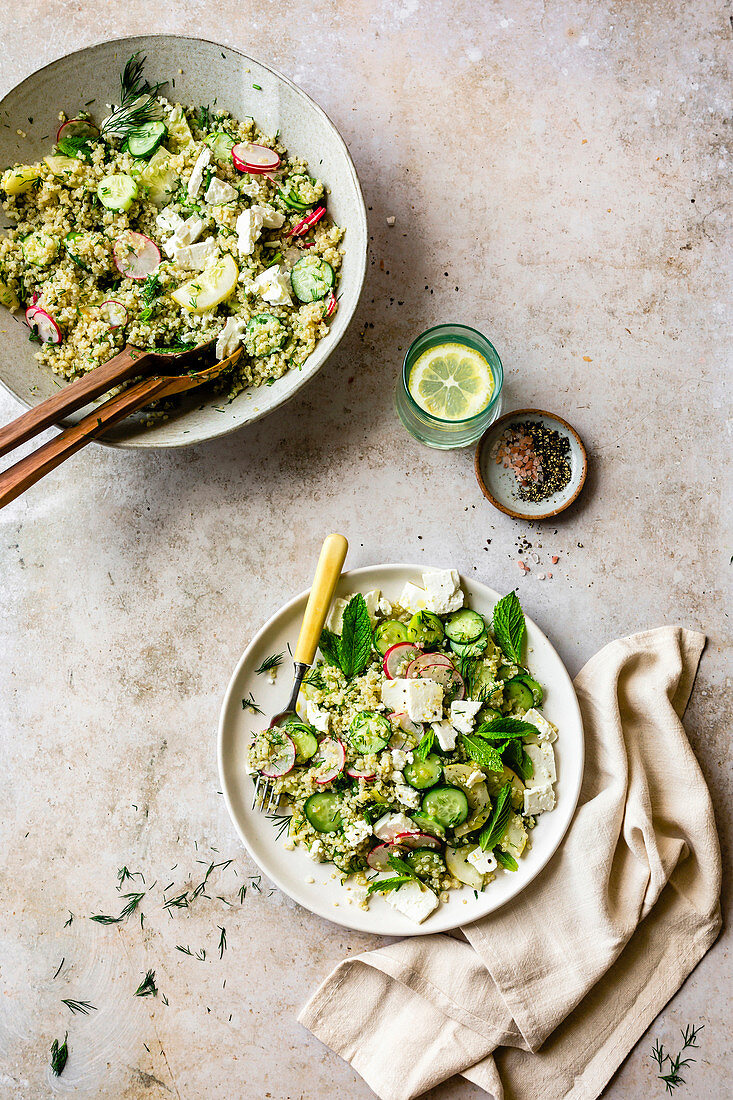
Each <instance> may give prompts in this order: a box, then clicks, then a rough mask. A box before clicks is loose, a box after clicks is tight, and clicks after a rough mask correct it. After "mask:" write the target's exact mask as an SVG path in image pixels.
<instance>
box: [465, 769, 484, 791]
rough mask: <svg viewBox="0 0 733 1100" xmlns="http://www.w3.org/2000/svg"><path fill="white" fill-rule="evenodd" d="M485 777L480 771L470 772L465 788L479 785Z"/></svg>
mask: <svg viewBox="0 0 733 1100" xmlns="http://www.w3.org/2000/svg"><path fill="white" fill-rule="evenodd" d="M485 778H486V776H485V775H484V773H483V772H482V771H478V770H476V771H472V772H471V774H470V775H469V777H468V778H467V780H466V786H467V787H476V786H478V784H479V783H483V781H484V779H485Z"/></svg>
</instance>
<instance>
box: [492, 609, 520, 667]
mask: <svg viewBox="0 0 733 1100" xmlns="http://www.w3.org/2000/svg"><path fill="white" fill-rule="evenodd" d="M492 627H493V630H494V637H495V638H496V640H497V642H498V643H499V646H500V647H501V649H502V652H503V653H504V655H505V656H506V657H508V658H509V660H510V661H513V662H514V664H515V665H521V663H522V642H523V641H524V635H525V633H526V629H527V628H526V626H525V623H524V612H523V611H522V607H521V604H520V603H519V600H518V599H517V594H516V592H510V593H509V594H508V595H507V596H504V597H503V598H502V599H501V600H499V602H498V603H497V605H496V607H495V608H494V620H493V623H492Z"/></svg>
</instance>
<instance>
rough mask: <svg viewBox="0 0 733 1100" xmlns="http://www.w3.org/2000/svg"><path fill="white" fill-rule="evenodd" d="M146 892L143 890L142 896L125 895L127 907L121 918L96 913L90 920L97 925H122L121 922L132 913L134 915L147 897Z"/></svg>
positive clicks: (123, 908)
mask: <svg viewBox="0 0 733 1100" xmlns="http://www.w3.org/2000/svg"><path fill="white" fill-rule="evenodd" d="M145 893H146V891H145V890H143V891H142V893H140V894H123V895H122V896H123V898H125V905H124V906H123V907H122V910H121V912H120V915H119V917H110V916H107V915H106V914H105V913H95V914H94V916H92V917H90V918H89V920H93V921H96V923H97V924H120V923H121V921H123V920H125V918H126V917H129V916H130V914H131V913H134V912H135V910H136V909H137V907H138V905H139V904H140V902H141V901H142V900H143V898H144V897H145Z"/></svg>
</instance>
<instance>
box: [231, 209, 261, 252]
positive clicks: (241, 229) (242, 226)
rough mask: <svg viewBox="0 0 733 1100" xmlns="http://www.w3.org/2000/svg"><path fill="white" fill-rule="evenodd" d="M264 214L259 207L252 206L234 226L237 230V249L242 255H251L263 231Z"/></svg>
mask: <svg viewBox="0 0 733 1100" xmlns="http://www.w3.org/2000/svg"><path fill="white" fill-rule="evenodd" d="M262 225H263V221H262V214H261V213H260V210H259V207H257V206H250V208H249V209H248V210H243V211H242V213H241V214H240V215H239V217H238V218H237V220H236V222H235V225H234V228H235V229H236V231H237V250H238V252H239V255H240V256H251V255H252V253H253V252H254V250H255V243H256V242H257V238H258V237H259V235H260V233H261V232H262Z"/></svg>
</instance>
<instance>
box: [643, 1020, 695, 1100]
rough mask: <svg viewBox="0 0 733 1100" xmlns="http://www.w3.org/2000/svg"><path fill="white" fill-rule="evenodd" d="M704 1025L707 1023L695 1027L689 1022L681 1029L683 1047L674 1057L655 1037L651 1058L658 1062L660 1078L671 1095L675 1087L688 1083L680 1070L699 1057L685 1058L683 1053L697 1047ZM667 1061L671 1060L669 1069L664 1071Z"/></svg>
mask: <svg viewBox="0 0 733 1100" xmlns="http://www.w3.org/2000/svg"><path fill="white" fill-rule="evenodd" d="M704 1027H705V1024H700V1025H699V1026H698V1027H693V1025H692V1024H688V1025H687V1027H686V1028H685V1029H684V1030H682V1029H680V1034H681V1035H682V1049H681V1050H680V1051H678V1053H677V1054H675V1055H674V1057H673V1056H672V1055H671V1054H667V1052H666V1051H665V1049H664V1046H663V1045H662V1043H660V1042H659V1040H658V1039H655V1041H654V1046H653V1047H652V1053H651V1058H652V1060H653V1061H654V1062H656V1063H657V1068H658V1070H659V1074H658V1078H659V1080H660V1081H664V1086H665V1089H666V1091H667V1092H668V1093H669V1094H670V1095H671V1094H672V1093H673V1092H674V1090H675V1089H677V1088H679V1087H680V1085H685V1084H687V1082H686V1081H685V1079H684V1077H683V1076H682V1074H681V1073H680V1070H682V1069H686V1068H687V1066H690V1065H693V1064H694V1063H695V1062H696V1061H697V1059H696V1058H683V1057H682V1055H683V1054H684V1053H685V1051H686V1050H688V1049H695V1050H696V1049H697V1037H698V1035H699V1034H700V1032H701V1031H702V1029H703V1028H704ZM666 1062H669V1069H668V1070H667V1072H666V1073H664V1072H663V1070H664V1067H665V1063H666Z"/></svg>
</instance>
